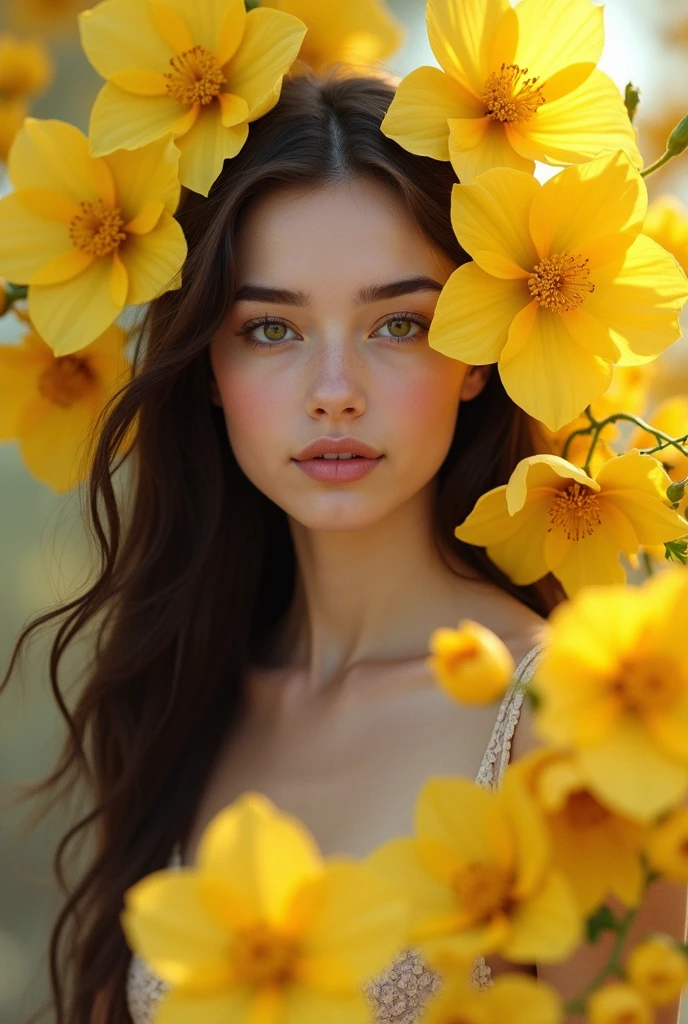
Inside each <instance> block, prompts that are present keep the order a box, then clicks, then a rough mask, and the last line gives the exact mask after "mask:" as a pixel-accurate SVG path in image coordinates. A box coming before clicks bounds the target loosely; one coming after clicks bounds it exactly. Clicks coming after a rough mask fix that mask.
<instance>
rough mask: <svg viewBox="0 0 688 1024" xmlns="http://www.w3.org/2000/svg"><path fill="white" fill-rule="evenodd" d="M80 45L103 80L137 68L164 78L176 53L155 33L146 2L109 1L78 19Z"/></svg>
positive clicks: (91, 9)
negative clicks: (153, 72)
mask: <svg viewBox="0 0 688 1024" xmlns="http://www.w3.org/2000/svg"><path fill="white" fill-rule="evenodd" d="M79 31H80V33H81V45H82V46H83V48H84V52H85V53H86V56H87V57H88V59H89V61H90V63H91V64H92V65H93V67H94V68H95V69H96V71H97V72H98V74H99V75H101V76H102V77H103V78H110V76H111V75H113V74H114V73H115V72H117V71H124V70H128V69H130V68H132V69H133V68H137V69H141V70H145V71H155V72H157V73H158V74H161V73H163V72H165V71H169V69H170V65H169V62H170V58H171V57H173V56H174V53H175V51H174V50H173V49H172V48H171V47H170V46H168V45H167V43H165V42H164V40H163V39H162V37H161V36H160V33H159V32H157V31H156V29H155V26H154V23H153V21H152V19H151V17H150V15H149V12H148V3H147V2H146V0H106V2H105V3H100V4H97V5H96V6H95V7H92V8H90V9H89V10H86V11H82V13H81V14H80V15H79Z"/></svg>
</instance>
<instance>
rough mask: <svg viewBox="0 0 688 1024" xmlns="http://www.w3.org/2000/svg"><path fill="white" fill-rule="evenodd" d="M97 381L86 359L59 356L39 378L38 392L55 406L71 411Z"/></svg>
mask: <svg viewBox="0 0 688 1024" xmlns="http://www.w3.org/2000/svg"><path fill="white" fill-rule="evenodd" d="M95 380H96V378H95V374H94V373H93V370H92V369H91V368H90V366H89V365H88V363H87V362H86V360H85V359H79V357H78V356H58V357H57V358H56V359H55V361H54V362H53V364H52V366H49V367H48V369H47V370H44V371H43V373H42V374H41V375H40V377H39V378H38V390H39V392H40V393H41V395H42V396H43V398H47V399H48V401H49V402H52V403H53V405H59V406H60V407H61V408H63V409H69V408H70V407H71V406H72V405H74V403H75V402H78V401H79V400H80V399H82V398H83V397H84V396H85V395H86V394H87V392H88V391H89V390H90V389H91V388H92V386H93V385H94V383H95Z"/></svg>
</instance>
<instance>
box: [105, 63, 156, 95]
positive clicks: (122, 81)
mask: <svg viewBox="0 0 688 1024" xmlns="http://www.w3.org/2000/svg"><path fill="white" fill-rule="evenodd" d="M108 81H110V82H111V83H112V84H113V85H116V86H117V87H118V88H119V89H124V91H125V92H131V93H133V94H134V96H166V95H167V82H166V81H165V76H164V75H163V74H162V73H161V72H160V71H143V70H142V69H141V68H126V69H125V70H123V71H113V73H112V74H111V75H110V77H109V79H108Z"/></svg>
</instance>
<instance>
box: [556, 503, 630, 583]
mask: <svg viewBox="0 0 688 1024" xmlns="http://www.w3.org/2000/svg"><path fill="white" fill-rule="evenodd" d="M622 524H623V525H625V527H626V533H625V534H624V535H623V537H624V540H623V543H628V541H629V540H630V537H629V536H628V520H626V523H625V524H624V521H623V519H622V518H621V517H620V516H616V517H614V516H613V514H608V515H607V516H606V517H605V518H604V519H603V521H602V525H601V526H598V527H597V529H596V530H595V531H594V533H592V534H589V535H587V536H585V537H581V538H580V539H579V540H576V541H572V542H571V543H570V544H569V545H568V549H567V550H566V552H565V553H564V556H563V558H561V560H560V561H559V562H558V564H557V565H556V566H555V567H554V568H552V572H553V573H554V575H555V576H556V577H557V579H558V580H559V581H560V582H561V584H562V586H563V588H564V590H565V591H566V593H567V595H568V596H569V597H573V595H574V594H575V593H577V591H579V590H580V589H581V588H582V587H588V586H593V585H595V584H602V583H604V584H610V583H625V582H626V573H625V571H624V569H623V568H622V566H621V565H620V563H619V555H620V554H621V540H620V538H619V536H618V535H617V534H616V533H615V532H614V527H615V526H617V525H622ZM552 550H553V549H551V548H550V549H549V551H548V554H550V557H556V556H554V555H552V554H551V552H552ZM635 550H636V551H637V544H636V547H635Z"/></svg>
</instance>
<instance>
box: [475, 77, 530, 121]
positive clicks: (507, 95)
mask: <svg viewBox="0 0 688 1024" xmlns="http://www.w3.org/2000/svg"><path fill="white" fill-rule="evenodd" d="M527 74H528V68H520V67H519V66H518V64H502V66H501V69H500V70H499V71H491V72H490V74H489V75H488V76H487V80H486V82H485V90H484V92H483V102H484V104H485V113H486V115H487V116H488V117H489V118H491V119H492V120H493V121H502V122H506V123H507V124H514V123H516V122H517V121H530V119H531V117H534V116H535V114H536V113H537V110H538V107H540V106H542V104H543V103H544V102H545V97H544V96H543V95H542V90H541V89H540V88H539V87H538V86H537V85H536V84H535V83H536V82H537V77H536V78H526V77H525V76H526V75H527Z"/></svg>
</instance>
